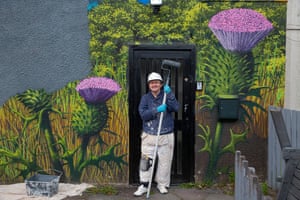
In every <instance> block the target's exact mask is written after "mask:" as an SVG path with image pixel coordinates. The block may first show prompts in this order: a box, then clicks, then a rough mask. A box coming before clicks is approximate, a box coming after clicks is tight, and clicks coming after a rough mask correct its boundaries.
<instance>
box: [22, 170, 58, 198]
mask: <svg viewBox="0 0 300 200" xmlns="http://www.w3.org/2000/svg"><path fill="white" fill-rule="evenodd" d="M49 171H52V173H56V174H59V175H50V174H49V173H48V172H49ZM42 172H43V173H42ZM44 173H45V171H43V170H42V171H38V172H36V173H35V174H34V175H33V176H32V177H30V178H29V179H26V180H25V185H26V192H27V195H28V196H47V197H52V196H53V195H55V194H57V192H58V184H59V179H60V177H61V175H62V172H60V171H58V170H47V174H44Z"/></svg>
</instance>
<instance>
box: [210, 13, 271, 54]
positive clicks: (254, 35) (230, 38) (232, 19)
mask: <svg viewBox="0 0 300 200" xmlns="http://www.w3.org/2000/svg"><path fill="white" fill-rule="evenodd" d="M208 27H209V28H210V29H211V31H212V32H213V33H214V35H215V36H216V37H217V38H218V40H219V41H220V43H221V44H222V46H223V47H224V48H225V49H227V50H229V51H233V52H248V51H250V50H251V49H252V48H253V47H254V46H255V45H256V44H257V43H258V42H259V41H261V40H262V39H263V38H264V37H266V36H267V35H268V34H269V33H270V32H271V30H272V29H273V26H272V24H271V22H269V21H268V20H267V19H266V18H265V17H264V16H263V15H262V14H260V13H258V12H256V11H254V10H251V9H245V8H235V9H229V10H224V11H221V12H219V13H218V14H216V15H214V16H213V17H212V18H211V20H210V21H209V24H208Z"/></svg>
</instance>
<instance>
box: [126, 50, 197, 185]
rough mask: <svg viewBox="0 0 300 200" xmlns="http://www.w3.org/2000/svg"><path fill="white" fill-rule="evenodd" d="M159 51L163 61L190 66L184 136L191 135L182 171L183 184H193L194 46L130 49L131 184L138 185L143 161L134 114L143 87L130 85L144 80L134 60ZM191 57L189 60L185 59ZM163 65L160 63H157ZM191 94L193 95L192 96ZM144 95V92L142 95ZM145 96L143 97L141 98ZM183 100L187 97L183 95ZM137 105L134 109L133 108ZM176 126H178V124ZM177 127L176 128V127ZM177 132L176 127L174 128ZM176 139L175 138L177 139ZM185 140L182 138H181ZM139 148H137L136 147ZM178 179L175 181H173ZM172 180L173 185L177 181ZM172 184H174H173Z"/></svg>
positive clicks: (149, 56)
mask: <svg viewBox="0 0 300 200" xmlns="http://www.w3.org/2000/svg"><path fill="white" fill-rule="evenodd" d="M153 51H154V52H155V51H158V52H160V55H159V57H160V58H161V59H172V60H174V59H175V60H177V59H179V60H180V59H184V60H185V62H186V63H185V64H186V66H189V68H188V69H186V70H182V71H183V73H184V71H185V72H186V73H187V74H183V76H184V77H185V79H186V80H188V82H187V84H184V86H183V91H182V92H183V93H184V91H189V93H188V94H185V95H188V96H189V97H188V98H183V101H186V100H185V99H187V100H188V101H189V102H188V104H189V109H190V110H189V112H188V113H189V115H188V116H183V118H186V119H187V120H186V122H188V123H184V122H181V123H182V124H183V123H184V124H185V126H184V127H186V129H188V130H182V131H185V134H187V135H188V137H189V138H190V139H189V140H188V141H186V144H184V145H186V146H188V147H189V151H188V152H184V153H185V154H187V155H188V158H185V159H186V164H185V165H184V167H183V169H182V170H185V177H184V178H183V179H182V180H181V181H182V182H193V181H194V175H195V148H194V147H195V111H194V109H195V106H194V103H195V76H196V72H195V71H196V48H195V46H194V45H131V46H130V47H129V67H128V71H127V80H128V83H129V84H128V85H129V88H128V102H129V183H130V184H136V183H137V182H138V181H137V180H138V179H137V176H138V166H137V165H138V163H139V159H140V156H139V154H140V152H137V149H139V150H140V137H136V132H141V125H142V121H141V120H135V121H134V120H133V115H134V114H133V113H138V106H136V105H138V104H139V101H140V98H138V97H137V93H141V88H142V86H141V85H138V84H135V85H134V86H132V85H131V81H130V80H136V79H137V80H136V82H141V78H144V79H145V77H141V76H140V74H139V69H137V68H138V67H140V66H139V65H140V64H139V63H138V61H136V60H135V58H136V55H137V54H139V56H141V57H143V58H144V57H145V58H149V59H151V56H152V55H151V54H152V53H151V52H153ZM187 57H188V59H186V58H187ZM156 64H157V65H160V63H156ZM191 91H192V92H191ZM143 93H144V91H143ZM141 95H142V94H141ZM183 96H184V94H183ZM183 104H187V102H184V103H182V105H181V106H184V105H183ZM134 105H135V106H134ZM136 123H138V126H140V129H139V130H134V129H133V127H136V126H137V125H136ZM175 124H176V123H175ZM175 126H176V125H175ZM180 126H181V125H180ZM175 129H176V127H175ZM175 137H176V136H175ZM182 137H183V136H182ZM136 145H138V147H136ZM174 156H176V152H174ZM174 178H176V177H174ZM174 178H173V177H172V179H171V181H172V180H173V179H174ZM172 184H173V183H172Z"/></svg>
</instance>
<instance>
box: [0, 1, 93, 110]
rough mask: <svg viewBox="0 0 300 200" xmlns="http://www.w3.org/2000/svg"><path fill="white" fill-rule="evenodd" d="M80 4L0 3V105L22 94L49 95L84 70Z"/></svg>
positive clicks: (86, 49)
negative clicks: (29, 91)
mask: <svg viewBox="0 0 300 200" xmlns="http://www.w3.org/2000/svg"><path fill="white" fill-rule="evenodd" d="M86 4H87V3H86V2H85V1H76V0H68V1H59V0H53V1H47V0H44V1H36V0H25V1H10V0H3V1H1V2H0V15H1V18H0V24H1V26H0V32H1V35H0V43H1V48H0V63H1V64H0V66H1V75H0V84H1V85H2V87H1V90H0V104H1V105H2V104H3V103H4V102H5V101H7V100H8V99H9V97H11V96H14V95H15V94H16V93H18V92H23V91H25V90H26V89H29V88H32V89H41V88H44V89H45V90H47V91H49V92H53V91H55V90H58V89H60V88H62V87H64V86H65V85H66V84H67V83H68V82H70V81H73V80H76V79H79V78H83V77H85V76H86V75H87V74H88V73H89V71H90V69H91V65H90V60H89V38H90V36H89V32H88V19H87V10H86Z"/></svg>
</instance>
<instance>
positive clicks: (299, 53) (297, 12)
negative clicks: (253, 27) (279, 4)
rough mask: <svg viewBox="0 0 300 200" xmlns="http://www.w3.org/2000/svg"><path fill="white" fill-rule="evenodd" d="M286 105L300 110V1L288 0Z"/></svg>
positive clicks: (288, 107)
mask: <svg viewBox="0 0 300 200" xmlns="http://www.w3.org/2000/svg"><path fill="white" fill-rule="evenodd" d="M286 28H287V30H286V74H285V99H284V103H285V105H284V107H285V108H287V109H291V110H300V1H299V0H288V6H287V26H286Z"/></svg>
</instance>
